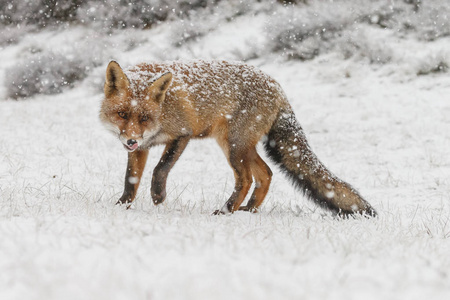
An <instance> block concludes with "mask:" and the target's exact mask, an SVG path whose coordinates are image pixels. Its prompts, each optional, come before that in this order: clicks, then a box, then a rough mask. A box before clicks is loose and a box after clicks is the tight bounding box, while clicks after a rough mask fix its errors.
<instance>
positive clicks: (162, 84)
mask: <svg viewBox="0 0 450 300" xmlns="http://www.w3.org/2000/svg"><path fill="white" fill-rule="evenodd" d="M171 82H172V73H170V72H167V73H164V74H162V75H161V76H160V77H159V78H158V79H156V80H155V81H153V83H152V84H151V85H150V86H149V87H148V94H149V96H150V99H154V100H155V101H156V102H157V103H162V102H163V101H164V98H165V97H166V92H167V89H168V88H169V86H170V83H171Z"/></svg>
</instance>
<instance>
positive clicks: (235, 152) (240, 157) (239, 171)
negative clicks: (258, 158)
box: [213, 143, 252, 215]
mask: <svg viewBox="0 0 450 300" xmlns="http://www.w3.org/2000/svg"><path fill="white" fill-rule="evenodd" d="M231 145H232V146H231V149H229V150H228V149H226V150H227V151H224V152H225V153H226V154H227V153H228V162H229V163H230V166H231V168H232V169H233V171H234V178H235V187H234V191H233V193H232V194H231V196H230V198H229V199H228V201H227V202H226V203H225V205H224V206H223V207H222V208H221V209H220V210H216V211H215V212H214V213H213V214H215V215H218V214H227V213H233V212H234V211H236V210H237V209H238V208H239V207H240V205H241V204H242V202H243V201H244V199H245V196H246V195H247V193H248V191H249V189H250V187H251V185H252V172H251V167H250V159H249V153H248V151H246V149H245V148H244V147H242V148H240V147H238V146H237V145H236V144H232V143H231Z"/></svg>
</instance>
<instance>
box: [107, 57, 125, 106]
mask: <svg viewBox="0 0 450 300" xmlns="http://www.w3.org/2000/svg"><path fill="white" fill-rule="evenodd" d="M129 85H130V81H129V80H128V78H127V76H126V75H125V73H124V72H123V70H122V68H121V67H120V66H119V64H118V63H117V62H115V61H111V62H110V63H109V64H108V67H107V68H106V82H105V96H106V97H109V96H111V95H113V94H114V93H116V92H118V91H122V90H125V89H127V88H128V87H129Z"/></svg>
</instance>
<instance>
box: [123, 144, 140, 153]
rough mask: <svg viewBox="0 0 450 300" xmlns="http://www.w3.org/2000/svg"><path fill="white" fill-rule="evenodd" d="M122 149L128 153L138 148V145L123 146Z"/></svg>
mask: <svg viewBox="0 0 450 300" xmlns="http://www.w3.org/2000/svg"><path fill="white" fill-rule="evenodd" d="M123 147H124V148H125V150H127V151H129V152H133V151H134V150H136V149H137V148H138V147H139V145H138V143H135V144H132V145H131V146H129V145H125V144H123Z"/></svg>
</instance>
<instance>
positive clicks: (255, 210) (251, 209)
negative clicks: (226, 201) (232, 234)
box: [239, 205, 258, 214]
mask: <svg viewBox="0 0 450 300" xmlns="http://www.w3.org/2000/svg"><path fill="white" fill-rule="evenodd" d="M239 210H241V211H248V212H251V213H254V214H256V213H257V212H258V209H257V208H256V207H253V206H247V205H246V206H241V207H239Z"/></svg>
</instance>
